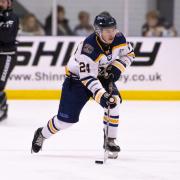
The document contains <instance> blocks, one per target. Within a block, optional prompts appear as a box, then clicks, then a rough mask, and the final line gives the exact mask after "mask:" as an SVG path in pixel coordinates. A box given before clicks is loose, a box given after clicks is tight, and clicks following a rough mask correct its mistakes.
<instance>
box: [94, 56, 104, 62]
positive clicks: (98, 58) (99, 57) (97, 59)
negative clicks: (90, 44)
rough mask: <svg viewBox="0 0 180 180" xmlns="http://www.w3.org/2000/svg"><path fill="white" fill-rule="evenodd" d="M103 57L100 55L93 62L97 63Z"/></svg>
mask: <svg viewBox="0 0 180 180" xmlns="http://www.w3.org/2000/svg"><path fill="white" fill-rule="evenodd" d="M103 56H104V54H100V55H99V56H98V57H97V58H96V59H95V62H99V61H100V60H101V59H102V57H103Z"/></svg>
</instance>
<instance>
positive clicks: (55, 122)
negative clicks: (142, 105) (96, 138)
mask: <svg viewBox="0 0 180 180" xmlns="http://www.w3.org/2000/svg"><path fill="white" fill-rule="evenodd" d="M94 29H95V32H94V33H93V34H91V35H90V36H88V37H87V38H86V39H85V40H84V41H83V42H81V43H80V44H79V45H78V47H77V49H76V51H75V53H74V54H73V55H72V56H71V58H70V60H69V62H68V64H67V66H66V78H65V81H64V83H63V87H62V95H61V101H60V105H59V110H58V114H57V115H56V116H54V117H53V118H52V119H50V120H49V121H48V123H47V126H45V127H43V128H38V129H37V130H36V131H35V134H34V138H33V141H32V149H31V150H32V152H35V153H38V152H39V151H40V150H41V148H42V145H43V142H44V140H46V139H48V138H49V137H50V136H51V135H53V134H55V133H57V132H58V131H61V130H63V129H66V128H69V127H70V126H72V125H73V124H74V123H76V122H78V121H79V114H80V112H81V110H82V108H83V107H84V105H85V104H86V102H87V101H88V100H89V98H90V97H93V98H94V100H95V101H96V102H97V103H99V104H100V105H101V106H102V107H103V108H104V118H103V119H104V121H103V122H104V127H106V125H107V120H109V130H108V143H107V148H108V151H109V152H112V153H114V154H115V156H114V157H113V158H117V156H118V152H119V151H120V147H119V146H118V145H117V143H116V141H115V140H116V138H117V132H118V124H119V106H120V103H121V96H120V94H119V91H118V89H117V87H116V85H115V82H116V81H117V80H118V79H119V77H120V75H121V73H123V72H124V71H125V70H126V68H127V67H128V66H130V65H131V63H132V62H133V60H134V58H135V54H134V51H133V48H132V46H131V44H130V43H128V42H126V39H125V37H124V35H123V34H122V33H120V32H119V31H118V30H117V24H116V20H115V19H114V18H113V17H112V16H111V15H109V14H107V13H101V14H99V15H97V16H96V17H95V20H94ZM112 81H113V83H111V84H113V92H112V94H110V93H109V84H110V82H112ZM108 105H109V106H110V114H109V118H108V117H107V111H108ZM104 129H106V128H104Z"/></svg>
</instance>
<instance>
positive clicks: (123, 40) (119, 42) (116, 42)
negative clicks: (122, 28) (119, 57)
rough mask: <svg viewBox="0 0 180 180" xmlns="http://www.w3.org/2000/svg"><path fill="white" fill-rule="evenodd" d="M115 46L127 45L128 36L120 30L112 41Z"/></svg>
mask: <svg viewBox="0 0 180 180" xmlns="http://www.w3.org/2000/svg"><path fill="white" fill-rule="evenodd" d="M112 45H113V47H114V46H115V47H118V46H119V47H121V46H126V38H125V37H124V35H123V33H121V32H119V33H117V34H116V36H115V38H114V41H113V43H112Z"/></svg>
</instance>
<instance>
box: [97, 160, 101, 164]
mask: <svg viewBox="0 0 180 180" xmlns="http://www.w3.org/2000/svg"><path fill="white" fill-rule="evenodd" d="M95 163H96V164H103V161H98V160H96V161H95Z"/></svg>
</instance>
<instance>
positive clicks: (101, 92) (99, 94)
mask: <svg viewBox="0 0 180 180" xmlns="http://www.w3.org/2000/svg"><path fill="white" fill-rule="evenodd" d="M105 92H106V91H105V90H104V89H101V90H99V91H98V92H97V94H96V96H95V98H94V99H95V101H96V102H98V103H100V100H101V97H102V95H103V94H104V93H105Z"/></svg>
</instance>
